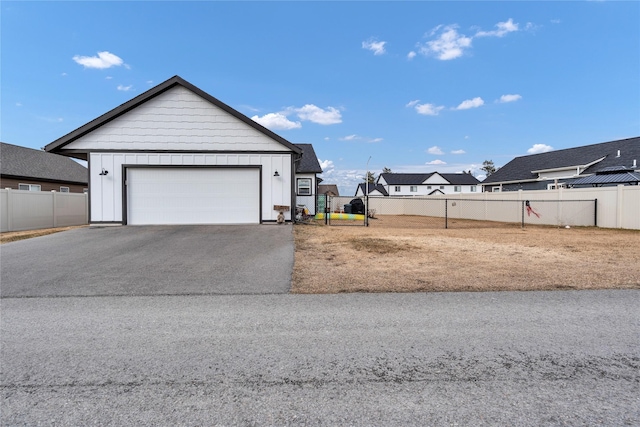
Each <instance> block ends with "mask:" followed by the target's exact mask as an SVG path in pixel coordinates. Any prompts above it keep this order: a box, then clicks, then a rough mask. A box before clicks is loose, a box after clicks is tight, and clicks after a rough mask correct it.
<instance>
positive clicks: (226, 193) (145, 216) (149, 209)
mask: <svg viewBox="0 0 640 427" xmlns="http://www.w3.org/2000/svg"><path fill="white" fill-rule="evenodd" d="M259 173H260V171H259V170H258V169H227V168H217V169H216V168H193V169H182V168H129V169H127V223H128V224H134V225H142V224H257V223H259V222H260V175H259Z"/></svg>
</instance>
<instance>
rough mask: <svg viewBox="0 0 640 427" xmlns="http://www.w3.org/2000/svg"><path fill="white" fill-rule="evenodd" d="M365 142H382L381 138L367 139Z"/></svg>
mask: <svg viewBox="0 0 640 427" xmlns="http://www.w3.org/2000/svg"><path fill="white" fill-rule="evenodd" d="M367 142H382V138H372V139H369V140H368V141H367Z"/></svg>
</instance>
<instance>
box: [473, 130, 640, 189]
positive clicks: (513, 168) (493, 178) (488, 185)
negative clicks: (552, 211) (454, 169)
mask: <svg viewBox="0 0 640 427" xmlns="http://www.w3.org/2000/svg"><path fill="white" fill-rule="evenodd" d="M639 160H640V137H635V138H627V139H621V140H617V141H610V142H603V143H599V144H592V145H584V146H581V147H574V148H567V149H564V150H555V151H549V152H547V153H540V154H532V155H528V156H521V157H516V158H515V159H513V160H511V161H510V162H509V163H507V164H506V165H504V166H503V167H501V168H500V169H498V170H497V171H496V172H495V173H493V174H491V175H489V176H488V177H487V178H486V179H485V180H484V181H482V186H483V188H484V191H489V192H491V191H517V190H550V189H555V188H566V187H589V186H594V184H595V185H596V186H606V185H619V184H622V185H637V182H638V181H636V180H635V174H636V173H637V172H640V166H639V165H638V161H639Z"/></svg>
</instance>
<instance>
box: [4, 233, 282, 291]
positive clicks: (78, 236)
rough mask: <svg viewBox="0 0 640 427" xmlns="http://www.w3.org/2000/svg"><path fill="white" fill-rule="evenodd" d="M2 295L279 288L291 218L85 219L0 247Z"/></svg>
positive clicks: (280, 286)
mask: <svg viewBox="0 0 640 427" xmlns="http://www.w3.org/2000/svg"><path fill="white" fill-rule="evenodd" d="M0 252H1V253H0V255H1V264H0V267H1V273H0V296H2V297H42V296H98V295H215V294H278V293H287V292H289V290H290V288H291V274H292V270H293V252H294V243H293V233H292V230H291V226H290V225H284V226H275V225H224V226H218V225H215V226H214V225H201V226H197V225H195V226H194V225H190V226H125V227H90V228H82V229H76V230H70V231H66V232H61V233H56V234H51V235H48V236H43V237H38V238H34V239H29V240H23V241H18V242H13V243H6V244H3V245H2V247H0Z"/></svg>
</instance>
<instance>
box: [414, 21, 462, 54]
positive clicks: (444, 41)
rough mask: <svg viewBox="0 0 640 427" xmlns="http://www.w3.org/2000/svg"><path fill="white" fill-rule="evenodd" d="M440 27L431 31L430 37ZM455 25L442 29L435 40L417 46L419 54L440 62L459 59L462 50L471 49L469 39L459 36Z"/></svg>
mask: <svg viewBox="0 0 640 427" xmlns="http://www.w3.org/2000/svg"><path fill="white" fill-rule="evenodd" d="M441 27H442V26H438V27H436V28H435V29H434V30H432V31H431V35H434V34H435V33H437V32H438V31H439V30H440V28H441ZM457 28H458V26H457V25H448V26H446V27H443V28H442V32H441V33H440V35H439V36H438V38H437V39H435V40H430V41H428V42H426V43H425V44H423V45H420V44H418V46H419V52H420V53H421V54H423V55H425V56H430V55H434V56H436V57H437V58H438V59H440V60H442V61H447V60H450V59H455V58H459V57H460V56H462V55H463V54H464V50H465V49H468V48H470V47H471V40H472V39H471V37H467V36H465V35H463V34H459V33H458V31H457Z"/></svg>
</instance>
